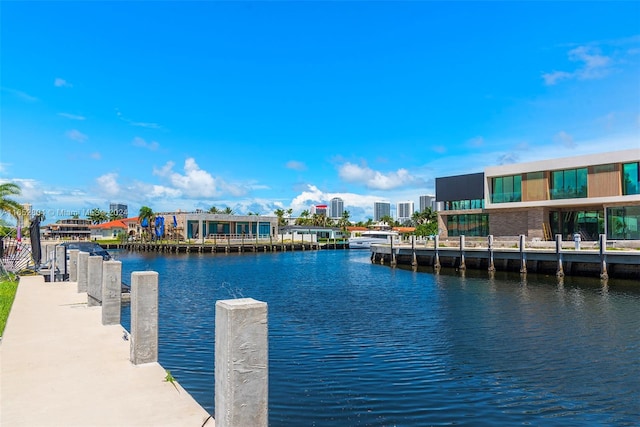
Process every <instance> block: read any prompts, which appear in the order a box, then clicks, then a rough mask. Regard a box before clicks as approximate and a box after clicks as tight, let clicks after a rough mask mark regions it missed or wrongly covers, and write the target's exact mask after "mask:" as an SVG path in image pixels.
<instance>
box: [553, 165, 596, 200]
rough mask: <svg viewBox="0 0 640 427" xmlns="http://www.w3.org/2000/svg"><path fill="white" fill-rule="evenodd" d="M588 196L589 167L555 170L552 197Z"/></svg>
mask: <svg viewBox="0 0 640 427" xmlns="http://www.w3.org/2000/svg"><path fill="white" fill-rule="evenodd" d="M581 197H587V168H580V169H567V170H563V171H553V173H552V174H551V198H552V199H575V198H581Z"/></svg>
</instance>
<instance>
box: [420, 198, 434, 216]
mask: <svg viewBox="0 0 640 427" xmlns="http://www.w3.org/2000/svg"><path fill="white" fill-rule="evenodd" d="M435 203H436V196H420V212H422V211H424V210H425V209H427V208H431V209H432V210H434V211H435V210H436V206H435Z"/></svg>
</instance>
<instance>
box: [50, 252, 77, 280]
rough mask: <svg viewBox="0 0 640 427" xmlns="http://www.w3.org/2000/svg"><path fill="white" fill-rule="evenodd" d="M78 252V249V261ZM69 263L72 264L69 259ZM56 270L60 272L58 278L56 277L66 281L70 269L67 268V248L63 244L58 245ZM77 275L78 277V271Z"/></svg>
mask: <svg viewBox="0 0 640 427" xmlns="http://www.w3.org/2000/svg"><path fill="white" fill-rule="evenodd" d="M77 253H78V252H77V251H76V262H77ZM69 256H71V255H69ZM69 264H71V261H69ZM54 270H55V271H57V272H58V278H56V280H59V281H64V280H66V278H67V277H68V276H67V274H68V273H69V269H68V268H67V248H66V247H65V246H62V245H59V246H56V253H55V263H54ZM76 271H77V270H76ZM76 277H77V273H76ZM69 280H71V279H69Z"/></svg>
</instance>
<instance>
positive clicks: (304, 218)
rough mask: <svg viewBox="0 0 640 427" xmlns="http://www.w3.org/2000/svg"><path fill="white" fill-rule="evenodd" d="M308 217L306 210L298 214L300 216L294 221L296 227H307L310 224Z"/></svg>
mask: <svg viewBox="0 0 640 427" xmlns="http://www.w3.org/2000/svg"><path fill="white" fill-rule="evenodd" d="M309 215H310V214H309V211H308V210H304V211H302V212H300V216H299V217H298V218H297V219H296V225H309V224H310V223H311V219H310V218H309Z"/></svg>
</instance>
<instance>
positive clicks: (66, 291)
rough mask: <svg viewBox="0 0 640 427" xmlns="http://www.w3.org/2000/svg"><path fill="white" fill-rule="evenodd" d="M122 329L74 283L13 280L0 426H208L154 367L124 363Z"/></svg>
mask: <svg viewBox="0 0 640 427" xmlns="http://www.w3.org/2000/svg"><path fill="white" fill-rule="evenodd" d="M123 331H124V329H123V328H122V327H121V326H120V325H109V326H103V325H102V323H101V307H88V306H87V294H86V293H84V292H81V293H78V291H77V283H75V282H53V283H51V282H46V283H45V281H44V279H43V277H42V276H25V277H21V279H20V284H19V286H18V291H17V294H16V299H15V301H14V304H13V307H12V309H11V314H10V316H9V320H8V323H7V327H6V329H5V332H4V336H3V337H2V341H1V342H0V425H2V426H3V427H13V426H64V427H72V426H82V427H87V426H131V427H137V426H180V427H185V426H194V427H200V426H203V425H204V426H206V427H212V426H214V421H213V419H212V418H210V417H209V414H208V413H207V412H206V410H205V409H204V408H202V407H201V406H200V405H199V404H198V403H197V402H196V401H195V400H194V399H193V398H192V397H191V395H190V394H189V393H187V392H186V391H185V390H184V389H183V388H182V387H181V386H180V385H179V384H178V383H177V382H174V383H169V382H166V381H165V377H166V372H165V370H164V368H162V366H160V365H159V364H158V363H155V362H153V363H146V364H143V365H137V366H136V365H133V364H132V363H131V362H130V361H129V346H130V341H128V340H125V339H123V335H124V332H123ZM174 384H175V387H174Z"/></svg>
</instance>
